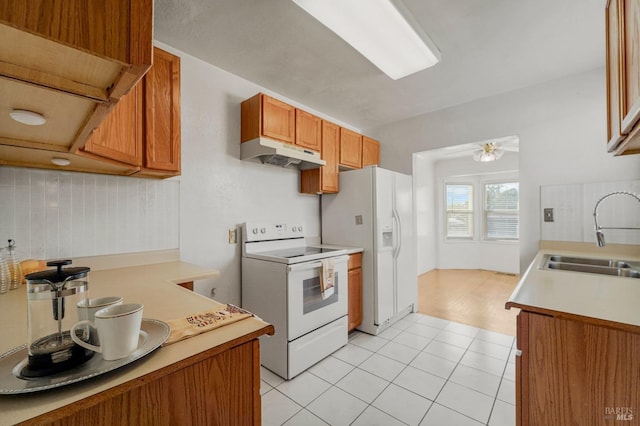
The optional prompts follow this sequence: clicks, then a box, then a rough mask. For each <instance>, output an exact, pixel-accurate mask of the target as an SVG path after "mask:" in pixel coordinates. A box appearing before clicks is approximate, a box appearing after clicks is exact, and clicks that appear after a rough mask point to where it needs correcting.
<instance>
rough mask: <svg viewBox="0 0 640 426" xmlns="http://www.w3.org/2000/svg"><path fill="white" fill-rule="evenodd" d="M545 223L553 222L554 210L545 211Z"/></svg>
mask: <svg viewBox="0 0 640 426" xmlns="http://www.w3.org/2000/svg"><path fill="white" fill-rule="evenodd" d="M544 221H545V222H553V209H544Z"/></svg>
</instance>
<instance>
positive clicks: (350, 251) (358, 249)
mask: <svg viewBox="0 0 640 426" xmlns="http://www.w3.org/2000/svg"><path fill="white" fill-rule="evenodd" d="M318 247H322V248H330V249H340V250H346V251H347V254H355V253H362V252H363V251H364V249H363V248H362V247H347V246H335V245H333V244H320V245H319V246H318Z"/></svg>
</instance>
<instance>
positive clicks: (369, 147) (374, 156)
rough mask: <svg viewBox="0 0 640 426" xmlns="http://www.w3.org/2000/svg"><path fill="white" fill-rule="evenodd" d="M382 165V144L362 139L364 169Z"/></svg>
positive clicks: (369, 139) (366, 138)
mask: <svg viewBox="0 0 640 426" xmlns="http://www.w3.org/2000/svg"><path fill="white" fill-rule="evenodd" d="M378 165H380V142H378V141H376V140H373V139H371V138H368V137H366V136H363V137H362V167H367V166H378Z"/></svg>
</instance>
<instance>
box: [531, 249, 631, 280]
mask: <svg viewBox="0 0 640 426" xmlns="http://www.w3.org/2000/svg"><path fill="white" fill-rule="evenodd" d="M540 269H552V270H561V271H574V272H586V273H589V274H600V275H612V276H618V277H628V278H640V262H633V261H628V260H619V259H600V258H591V257H573V256H562V255H555V254H545V255H544V257H543V259H542V263H541V264H540Z"/></svg>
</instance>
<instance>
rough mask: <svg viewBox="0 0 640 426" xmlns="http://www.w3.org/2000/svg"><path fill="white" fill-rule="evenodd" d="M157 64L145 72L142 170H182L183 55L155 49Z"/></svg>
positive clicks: (150, 172)
mask: <svg viewBox="0 0 640 426" xmlns="http://www.w3.org/2000/svg"><path fill="white" fill-rule="evenodd" d="M153 52H154V56H153V67H151V69H150V70H149V72H148V73H147V75H145V77H144V80H143V83H144V94H145V96H144V100H145V110H144V113H145V138H144V140H145V150H144V155H145V156H144V163H143V170H142V173H143V174H145V175H154V174H157V175H159V176H168V175H170V174H171V173H166V172H174V174H179V173H180V165H181V162H180V147H181V133H180V58H179V57H178V56H175V55H172V54H171V53H169V52H165V51H164V50H161V49H158V48H154V50H153Z"/></svg>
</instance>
